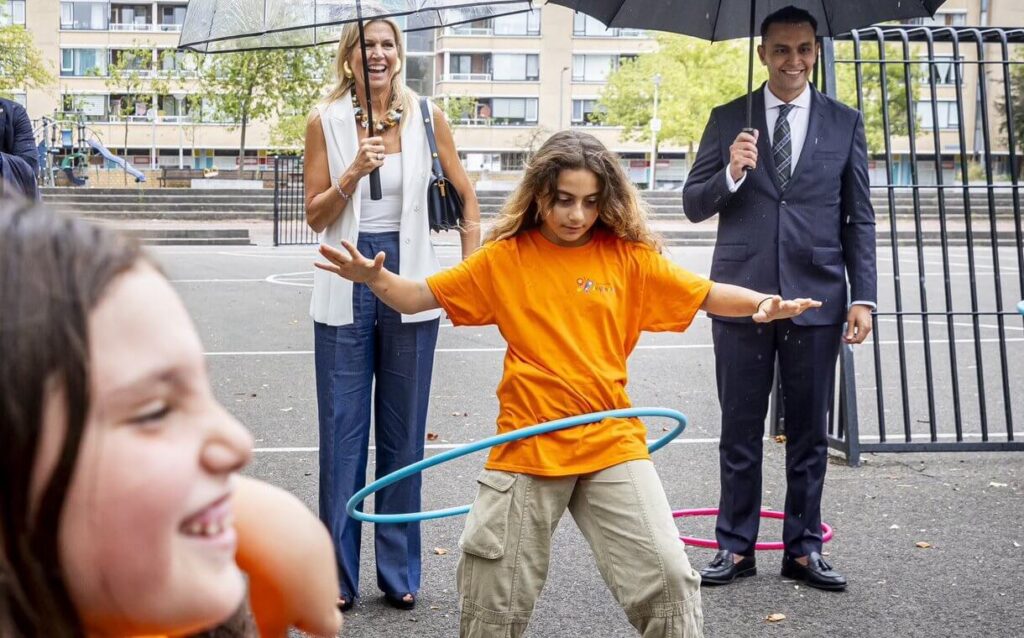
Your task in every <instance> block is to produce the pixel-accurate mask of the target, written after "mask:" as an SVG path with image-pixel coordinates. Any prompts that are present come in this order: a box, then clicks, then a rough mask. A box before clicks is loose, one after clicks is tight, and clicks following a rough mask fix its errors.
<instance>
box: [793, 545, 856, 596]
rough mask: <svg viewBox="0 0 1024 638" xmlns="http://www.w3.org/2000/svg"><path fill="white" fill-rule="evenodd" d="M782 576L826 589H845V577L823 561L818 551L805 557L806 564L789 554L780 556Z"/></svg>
mask: <svg viewBox="0 0 1024 638" xmlns="http://www.w3.org/2000/svg"><path fill="white" fill-rule="evenodd" d="M782 576H783V577H784V578H792V579H793V580H802V581H804V582H805V583H807V585H808V586H810V587H814V588H816V589H825V590H828V591H842V590H844V589H846V578H845V577H843V575H842V574H840V573H839V572H837V571H836V570H834V569H832V566H831V565H829V564H828V563H826V562H825V559H824V558H822V557H821V554H819V553H818V552H811V553H810V555H809V556H808V557H807V565H806V566H804V565H801V564H800V563H798V562H796V558H794V557H792V556H790V555H789V554H784V555H783V556H782Z"/></svg>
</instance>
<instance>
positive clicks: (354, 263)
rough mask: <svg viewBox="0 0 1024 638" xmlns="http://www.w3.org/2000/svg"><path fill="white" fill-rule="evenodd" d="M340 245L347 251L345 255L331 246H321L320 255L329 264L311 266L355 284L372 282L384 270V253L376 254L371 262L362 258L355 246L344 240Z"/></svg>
mask: <svg viewBox="0 0 1024 638" xmlns="http://www.w3.org/2000/svg"><path fill="white" fill-rule="evenodd" d="M341 245H342V247H344V248H345V250H346V251H348V254H347V255H346V254H345V253H344V252H342V251H340V250H338V249H337V248H335V247H333V246H328V245H327V244H321V245H320V254H321V255H323V256H324V258H326V259H327V261H329V262H330V263H327V264H325V263H323V262H314V263H313V265H314V266H316V267H317V268H319V269H320V270H326V271H327V272H333V273H334V274H336V275H339V276H341V277H344V278H345V279H348V280H349V281H352V282H355V283H357V284H366V283H370V282H372V281H373V280H374V279H376V278H377V276H378V275H379V274H380V272H381V270H383V269H384V251H381V252H379V253H377V256H376V257H374V258H373V259H372V260H371V259H367V258H366V257H364V256H363V255H362V253H360V252H359V250H358V249H356V247H355V246H353V245H352V244H350V243H349V242H347V241H345V240H344V239H343V240H341Z"/></svg>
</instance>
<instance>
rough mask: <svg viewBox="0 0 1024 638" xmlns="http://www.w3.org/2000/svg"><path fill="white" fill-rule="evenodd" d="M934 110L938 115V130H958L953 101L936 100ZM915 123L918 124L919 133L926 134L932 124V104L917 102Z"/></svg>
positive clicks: (954, 102)
mask: <svg viewBox="0 0 1024 638" xmlns="http://www.w3.org/2000/svg"><path fill="white" fill-rule="evenodd" d="M935 106H936V110H937V111H938V114H939V128H940V129H955V128H958V122H957V108H956V101H955V100H936V101H935ZM916 111H917V121H918V122H919V123H920V127H921V128H920V130H921V132H924V133H927V132H928V131H930V130H931V129H932V128H933V123H932V103H931V102H928V101H925V102H917V104H916Z"/></svg>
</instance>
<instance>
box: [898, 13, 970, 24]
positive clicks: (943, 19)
mask: <svg viewBox="0 0 1024 638" xmlns="http://www.w3.org/2000/svg"><path fill="white" fill-rule="evenodd" d="M905 24H916V25H920V26H925V27H962V26H966V25H967V12H966V11H940V12H938V13H936V14H935V16H934V17H932V18H911V19H909V20H907V21H906V22H905Z"/></svg>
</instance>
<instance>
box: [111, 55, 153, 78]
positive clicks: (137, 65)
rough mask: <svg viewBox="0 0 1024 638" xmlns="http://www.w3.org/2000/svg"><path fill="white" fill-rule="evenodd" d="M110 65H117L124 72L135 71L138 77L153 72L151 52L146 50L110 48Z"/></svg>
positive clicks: (146, 75)
mask: <svg viewBox="0 0 1024 638" xmlns="http://www.w3.org/2000/svg"><path fill="white" fill-rule="evenodd" d="M110 64H111V66H119V67H120V68H121V69H122V71H123V72H125V73H135V74H136V75H138V76H139V77H148V76H150V75H152V74H153V54H152V53H151V52H150V51H146V50H141V51H137V50H131V49H111V50H110Z"/></svg>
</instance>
